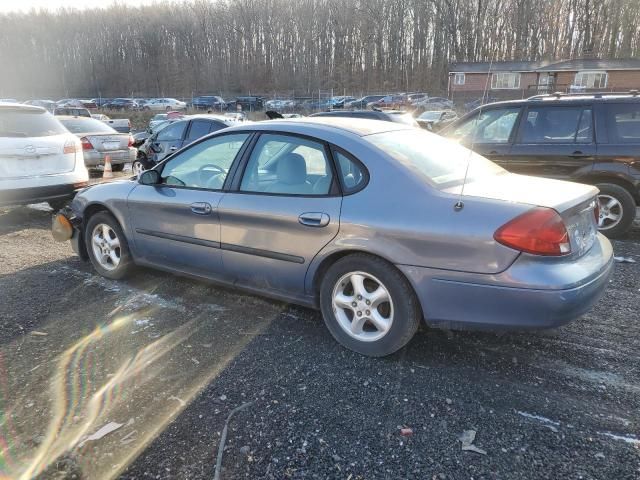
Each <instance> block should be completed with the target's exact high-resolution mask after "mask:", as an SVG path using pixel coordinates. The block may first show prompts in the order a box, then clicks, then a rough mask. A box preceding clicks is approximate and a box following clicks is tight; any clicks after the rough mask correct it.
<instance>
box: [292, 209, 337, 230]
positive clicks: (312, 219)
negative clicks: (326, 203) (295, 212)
mask: <svg viewBox="0 0 640 480" xmlns="http://www.w3.org/2000/svg"><path fill="white" fill-rule="evenodd" d="M329 220H330V218H329V215H327V214H326V213H322V212H308V213H303V214H301V215H300V216H299V217H298V222H300V223H301V224H302V225H306V226H307V227H326V226H327V225H329Z"/></svg>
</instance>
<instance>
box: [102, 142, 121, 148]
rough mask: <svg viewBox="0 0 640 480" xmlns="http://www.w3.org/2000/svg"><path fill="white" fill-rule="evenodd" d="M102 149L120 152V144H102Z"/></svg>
mask: <svg viewBox="0 0 640 480" xmlns="http://www.w3.org/2000/svg"><path fill="white" fill-rule="evenodd" d="M102 148H103V149H104V150H119V149H120V142H102Z"/></svg>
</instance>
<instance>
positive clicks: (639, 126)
mask: <svg viewBox="0 0 640 480" xmlns="http://www.w3.org/2000/svg"><path fill="white" fill-rule="evenodd" d="M606 111H607V116H606V120H607V131H608V133H609V143H640V103H629V104H623V103H620V104H611V105H607V109H606Z"/></svg>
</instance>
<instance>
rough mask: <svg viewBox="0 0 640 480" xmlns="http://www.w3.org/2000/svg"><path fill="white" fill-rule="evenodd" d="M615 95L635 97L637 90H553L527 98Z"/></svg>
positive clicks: (602, 96)
mask: <svg viewBox="0 0 640 480" xmlns="http://www.w3.org/2000/svg"><path fill="white" fill-rule="evenodd" d="M617 95H631V96H632V97H637V96H638V90H635V89H632V90H628V91H626V92H575V93H563V92H553V93H543V94H540V95H534V96H532V97H529V98H528V99H527V100H543V99H545V98H562V97H593V98H604V97H605V96H617Z"/></svg>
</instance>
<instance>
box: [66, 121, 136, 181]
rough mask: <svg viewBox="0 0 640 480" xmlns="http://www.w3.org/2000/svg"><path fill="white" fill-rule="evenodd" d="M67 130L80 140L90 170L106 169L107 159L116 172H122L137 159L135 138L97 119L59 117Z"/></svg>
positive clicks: (85, 161)
mask: <svg viewBox="0 0 640 480" xmlns="http://www.w3.org/2000/svg"><path fill="white" fill-rule="evenodd" d="M58 118H59V120H60V122H61V123H62V124H63V125H64V126H65V128H66V129H67V130H69V131H70V132H71V133H73V134H74V135H76V136H77V137H78V138H80V142H81V143H82V151H83V153H84V163H85V165H86V166H87V168H89V169H97V168H98V167H104V164H105V161H106V157H107V156H109V159H110V160H111V168H112V170H113V171H114V172H120V171H122V170H123V169H124V166H125V165H126V164H127V163H132V162H134V161H135V159H136V149H135V148H133V137H132V136H131V135H129V134H128V133H120V132H117V131H116V130H114V129H113V128H111V127H110V126H109V125H106V124H105V123H104V122H102V121H100V120H96V119H95V118H84V117H58Z"/></svg>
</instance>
